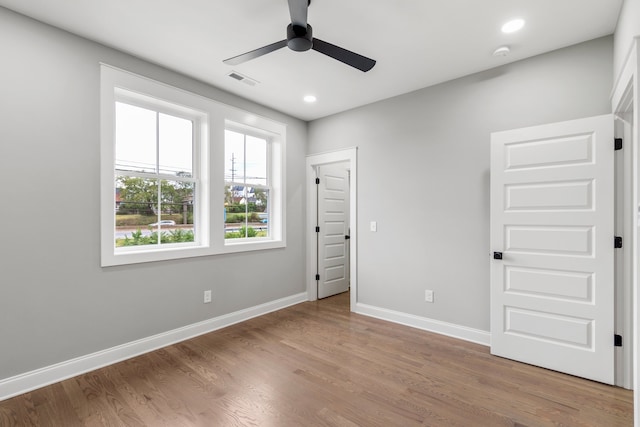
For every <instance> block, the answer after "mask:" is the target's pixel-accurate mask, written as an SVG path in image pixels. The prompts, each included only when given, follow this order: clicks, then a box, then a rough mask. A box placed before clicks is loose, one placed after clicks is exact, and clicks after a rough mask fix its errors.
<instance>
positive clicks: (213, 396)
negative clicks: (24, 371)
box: [0, 294, 633, 427]
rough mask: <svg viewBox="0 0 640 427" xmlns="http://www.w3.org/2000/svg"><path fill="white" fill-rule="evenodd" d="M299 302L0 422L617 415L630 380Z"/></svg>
mask: <svg viewBox="0 0 640 427" xmlns="http://www.w3.org/2000/svg"><path fill="white" fill-rule="evenodd" d="M348 298H349V296H348V294H342V295H339V296H336V297H332V298H329V299H325V300H322V301H317V302H307V303H302V304H299V305H296V306H293V307H289V308H287V309H284V310H280V311H278V312H275V313H271V314H268V315H265V316H261V317H259V318H255V319H252V320H249V321H246V322H243V323H240V324H237V325H234V326H230V327H228V328H225V329H221V330H219V331H216V332H213V333H209V334H206V335H203V336H200V337H197V338H194V339H191V340H188V341H185V342H182V343H179V344H176V345H172V346H170V347H166V348H163V349H161V350H158V351H154V352H152V353H148V354H145V355H143V356H139V357H136V358H134V359H130V360H127V361H124V362H121V363H118V364H115V365H112V366H109V367H106V368H103V369H99V370H97V371H94V372H90V373H87V374H84V375H80V376H78V377H75V378H72V379H69V380H66V381H63V382H60V383H57V384H54V385H51V386H48V387H44V388H41V389H39V390H36V391H33V392H31V393H26V394H24V395H21V396H18V397H15V398H13V399H9V400H5V401H3V402H0V426H2V427H7V426H21V427H22V426H62V427H72V426H171V427H175V426H273V427H280V426H383V427H389V426H419V425H427V426H465V427H475V426H536V427H537V426H551V425H553V426H603V427H612V426H631V425H633V415H632V413H633V402H632V401H633V398H632V396H633V394H632V392H631V391H628V390H623V389H620V388H616V387H610V386H607V385H603V384H599V383H595V382H591V381H587V380H583V379H580V378H576V377H572V376H569V375H564V374H560V373H557V372H552V371H547V370H545V369H541V368H536V367H533V366H529V365H525V364H521V363H517V362H513V361H510V360H505V359H501V358H498V357H494V356H491V355H490V354H489V349H488V348H487V347H484V346H482V345H477V344H472V343H468V342H465V341H460V340H456V339H453V338H448V337H444V336H440V335H436V334H432V333H428V332H425V331H421V330H418V329H413V328H410V327H406V326H401V325H397V324H393V323H388V322H384V321H381V320H377V319H373V318H370V317H365V316H361V315H357V314H353V313H350V312H349V309H348V303H349V302H348Z"/></svg>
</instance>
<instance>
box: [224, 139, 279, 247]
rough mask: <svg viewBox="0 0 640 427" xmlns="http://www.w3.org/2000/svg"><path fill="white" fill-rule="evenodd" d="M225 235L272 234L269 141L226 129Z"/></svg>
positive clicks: (253, 236) (258, 236)
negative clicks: (270, 222)
mask: <svg viewBox="0 0 640 427" xmlns="http://www.w3.org/2000/svg"><path fill="white" fill-rule="evenodd" d="M224 151H225V200H224V208H225V217H224V218H225V239H227V241H229V239H256V238H261V237H268V236H269V230H270V227H269V194H270V187H269V185H270V182H269V181H270V180H269V167H268V165H269V142H268V141H267V139H265V138H262V137H257V136H253V135H248V134H246V133H243V132H236V131H234V130H229V129H227V130H226V131H225V150H224Z"/></svg>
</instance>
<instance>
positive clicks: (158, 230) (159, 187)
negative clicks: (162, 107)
mask: <svg viewBox="0 0 640 427" xmlns="http://www.w3.org/2000/svg"><path fill="white" fill-rule="evenodd" d="M156 182H157V185H158V196H157V197H158V199H157V201H156V209H158V220H157V221H158V224H160V221H162V203H161V200H162V181H161V179H160V113H159V112H158V111H156ZM156 233H158V242H157V245H158V246H160V244H161V243H160V241H161V240H162V239H161V236H160V233H162V228H161V226H160V225H158V226H157V227H156Z"/></svg>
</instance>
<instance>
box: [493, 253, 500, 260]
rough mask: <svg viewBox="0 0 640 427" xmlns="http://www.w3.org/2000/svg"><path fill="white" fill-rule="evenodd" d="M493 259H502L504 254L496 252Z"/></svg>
mask: <svg viewBox="0 0 640 427" xmlns="http://www.w3.org/2000/svg"><path fill="white" fill-rule="evenodd" d="M493 259H502V252H494V253H493Z"/></svg>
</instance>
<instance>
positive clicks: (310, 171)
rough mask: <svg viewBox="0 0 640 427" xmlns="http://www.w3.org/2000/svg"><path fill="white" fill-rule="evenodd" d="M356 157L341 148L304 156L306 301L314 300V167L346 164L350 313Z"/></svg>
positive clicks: (354, 287) (354, 288)
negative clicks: (347, 181)
mask: <svg viewBox="0 0 640 427" xmlns="http://www.w3.org/2000/svg"><path fill="white" fill-rule="evenodd" d="M357 157H358V148H357V147H352V148H345V149H342V150H336V151H330V152H325V153H319V154H310V155H308V156H307V162H306V163H307V164H306V168H307V173H306V178H307V222H306V225H307V233H306V235H307V245H306V246H307V269H306V270H307V298H308V300H309V301H315V300H316V299H317V293H316V289H317V282H316V280H315V275H316V271H315V268H316V263H317V259H318V245H317V242H316V239H315V234H316V233H315V228H316V212H317V210H318V199H317V197H316V182H315V181H316V168H317V167H318V166H322V165H330V164H333V163H344V162H346V163H348V166H347V169H349V176H350V179H349V227H350V228H351V234H350V236H351V239H350V242H349V250H350V254H349V281H350V286H351V288H350V289H351V301H350V310H351V311H354V310H355V307H356V302H357V301H358V298H357V296H358V268H357V260H358V223H357V212H358V198H357V196H358V193H357V188H358V185H357V178H358V173H357V166H358V165H357Z"/></svg>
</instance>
